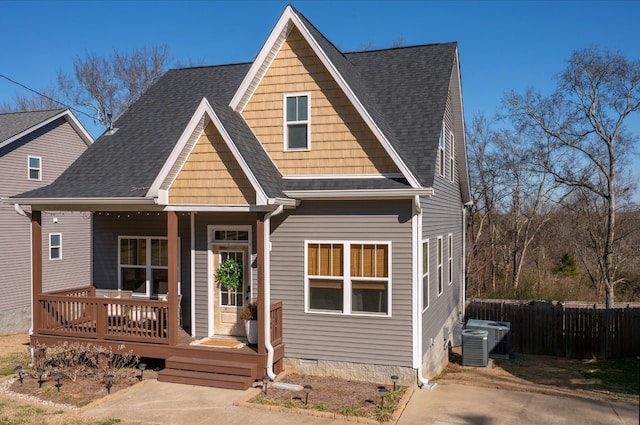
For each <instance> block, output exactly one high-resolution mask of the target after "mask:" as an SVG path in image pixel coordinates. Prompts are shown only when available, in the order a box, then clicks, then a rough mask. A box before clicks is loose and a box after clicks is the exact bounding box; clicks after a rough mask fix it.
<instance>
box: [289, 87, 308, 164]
mask: <svg viewBox="0 0 640 425" xmlns="http://www.w3.org/2000/svg"><path fill="white" fill-rule="evenodd" d="M309 104H310V102H309V95H308V94H293V95H286V96H285V101H284V109H285V110H284V116H285V123H284V139H285V140H284V150H286V151H298V150H309V149H310V147H309V139H310V138H311V137H310V133H311V131H310V130H311V128H310V125H309Z"/></svg>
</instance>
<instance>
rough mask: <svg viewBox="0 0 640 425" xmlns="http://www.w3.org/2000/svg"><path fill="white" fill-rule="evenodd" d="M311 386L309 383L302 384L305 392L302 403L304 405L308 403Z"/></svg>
mask: <svg viewBox="0 0 640 425" xmlns="http://www.w3.org/2000/svg"><path fill="white" fill-rule="evenodd" d="M312 389H313V388H312V387H311V385H305V386H304V392H305V397H304V404H305V406H306V405H307V404H309V393H310V392H311V390H312Z"/></svg>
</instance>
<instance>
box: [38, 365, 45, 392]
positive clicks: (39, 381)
mask: <svg viewBox="0 0 640 425" xmlns="http://www.w3.org/2000/svg"><path fill="white" fill-rule="evenodd" d="M36 373H37V374H38V388H42V383H43V382H44V381H43V380H42V375H44V369H43V368H41V367H39V368H37V369H36Z"/></svg>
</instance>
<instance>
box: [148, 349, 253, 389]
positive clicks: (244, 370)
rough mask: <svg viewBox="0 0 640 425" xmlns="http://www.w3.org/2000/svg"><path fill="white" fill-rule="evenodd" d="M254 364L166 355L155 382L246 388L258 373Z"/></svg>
mask: <svg viewBox="0 0 640 425" xmlns="http://www.w3.org/2000/svg"><path fill="white" fill-rule="evenodd" d="M257 368H258V366H257V364H255V363H244V362H233V361H226V360H214V359H205V358H189V357H179V356H174V357H169V358H168V359H167V360H166V361H165V368H164V369H163V370H161V371H160V372H158V381H161V382H174V383H177V384H190V385H199V386H204V387H217V388H228V389H235V390H246V389H247V388H250V387H251V385H252V384H253V382H254V380H255V377H256V376H257Z"/></svg>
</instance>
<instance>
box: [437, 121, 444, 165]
mask: <svg viewBox="0 0 640 425" xmlns="http://www.w3.org/2000/svg"><path fill="white" fill-rule="evenodd" d="M445 130H446V127H445V124H444V121H442V129H441V130H440V140H439V141H438V160H439V161H438V166H439V167H440V170H438V171H439V172H440V176H442V177H444V164H445V159H444V145H445V143H446V140H445Z"/></svg>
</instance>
